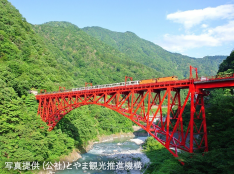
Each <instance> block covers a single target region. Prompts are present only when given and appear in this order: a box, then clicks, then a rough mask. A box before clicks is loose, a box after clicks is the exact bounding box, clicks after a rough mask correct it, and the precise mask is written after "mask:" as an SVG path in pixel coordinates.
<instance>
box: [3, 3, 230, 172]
mask: <svg viewBox="0 0 234 174" xmlns="http://www.w3.org/2000/svg"><path fill="white" fill-rule="evenodd" d="M89 30H90V31H91V29H89V28H84V29H80V28H79V27H77V26H75V25H73V24H71V23H68V22H48V23H45V24H41V25H32V24H30V23H28V22H27V20H26V19H25V18H24V17H22V15H21V14H20V12H19V11H18V10H17V9H16V8H15V7H14V6H12V5H11V4H10V3H9V2H8V1H7V0H0V173H1V174H7V173H9V172H10V173H13V174H18V173H27V174H30V173H32V171H27V170H25V171H20V170H10V171H8V169H6V168H5V166H6V165H5V162H17V161H31V162H32V161H38V162H39V163H40V164H42V163H43V162H44V161H50V162H53V161H56V160H57V161H58V160H59V158H60V157H61V156H63V155H67V154H69V153H70V152H72V150H73V149H78V150H80V151H81V150H82V149H85V147H86V145H87V144H88V142H89V141H90V140H97V136H99V135H110V134H113V133H118V132H132V131H133V129H132V122H131V121H130V120H128V119H126V118H125V117H123V116H121V115H119V114H118V113H116V112H114V111H111V110H109V109H107V108H103V107H99V106H83V107H81V108H78V109H75V110H73V111H72V112H70V113H69V114H67V115H66V116H65V117H64V118H63V119H62V120H61V121H60V122H59V124H58V125H57V126H56V127H55V128H54V129H53V130H52V131H48V126H47V125H46V124H45V123H44V122H43V121H42V120H41V118H40V116H39V115H37V107H38V103H37V101H36V100H35V96H34V95H33V94H30V93H29V91H30V90H36V91H40V89H46V90H47V91H58V89H59V87H60V86H63V87H66V89H71V88H75V87H80V86H84V84H85V82H91V83H93V84H94V85H96V84H108V83H114V82H122V81H124V77H125V76H130V77H133V80H141V79H148V78H152V77H161V76H168V75H178V76H179V77H180V78H185V77H188V75H189V65H193V66H194V67H198V70H199V74H200V75H215V74H216V73H217V72H218V73H227V72H228V73H229V72H233V69H234V63H233V62H234V53H233V52H232V54H231V55H230V56H228V57H227V59H225V58H226V57H225V56H214V57H205V58H203V59H198V60H197V59H195V58H190V57H186V56H182V55H180V54H175V53H170V52H168V51H166V50H163V49H162V48H161V47H159V46H157V45H153V44H152V43H149V42H148V41H145V40H143V39H140V38H138V37H137V36H136V35H135V34H133V33H131V32H127V33H125V34H122V35H121V37H119V39H120V41H119V43H121V44H120V45H122V46H120V45H114V44H111V43H112V42H113V38H114V37H113V36H111V34H110V33H109V32H106V34H105V32H104V30H103V29H101V34H103V35H104V34H105V35H106V36H105V38H106V39H104V40H103V39H101V38H99V37H96V36H98V34H96V36H95V35H93V34H92V33H95V32H96V31H95V32H94V31H93V32H90V31H89ZM129 37H130V38H129ZM122 43H126V45H125V44H122ZM141 44H144V46H142V45H141ZM129 46H130V47H131V48H132V49H127V48H128V47H129ZM139 47H142V50H139V51H136V50H138V49H139ZM146 48H147V49H146ZM126 50H130V51H126ZM146 55H147V56H146ZM224 59H225V60H224ZM223 60H224V61H223ZM222 61H223V63H222V64H221V65H220V66H219V64H220V63H221V62H222ZM178 65H181V66H178ZM203 70H204V71H203ZM206 104H207V106H208V107H207V109H206V115H207V125H208V128H207V129H208V131H209V133H208V136H209V137H208V138H209V150H210V151H209V152H208V153H206V154H205V155H199V154H194V156H193V158H191V156H189V155H187V154H184V156H183V157H182V158H183V160H184V161H185V162H186V163H185V164H186V165H184V166H181V164H180V163H179V162H178V160H177V159H175V158H174V157H173V156H172V155H171V154H168V153H169V152H167V151H165V150H166V149H165V148H163V147H161V146H160V144H158V143H157V142H156V141H155V140H152V139H148V140H147V143H146V145H145V152H146V154H147V155H148V156H149V157H150V158H151V162H152V164H151V165H150V167H149V168H148V170H147V171H146V172H148V173H159V172H161V173H230V172H231V171H232V170H233V165H234V161H233V158H232V157H233V156H234V154H233V147H232V146H233V140H234V138H233V136H232V134H231V133H232V132H233V125H232V121H233V119H234V117H233V97H232V90H231V89H226V90H222V89H220V90H211V96H210V97H209V100H206ZM223 108H225V110H222V109H223ZM157 156H160V157H157Z"/></svg>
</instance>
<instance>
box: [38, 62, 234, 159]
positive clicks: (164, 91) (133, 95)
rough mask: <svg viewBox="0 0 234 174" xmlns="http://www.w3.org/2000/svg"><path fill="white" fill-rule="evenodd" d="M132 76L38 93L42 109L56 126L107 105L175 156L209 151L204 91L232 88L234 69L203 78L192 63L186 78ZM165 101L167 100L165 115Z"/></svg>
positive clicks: (233, 84)
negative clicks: (187, 114)
mask: <svg viewBox="0 0 234 174" xmlns="http://www.w3.org/2000/svg"><path fill="white" fill-rule="evenodd" d="M193 69H195V71H196V77H195V78H193V76H192V70H193ZM173 77H174V76H173ZM128 78H129V77H126V78H125V82H122V83H115V84H108V85H97V86H86V87H83V88H74V89H72V90H67V91H66V90H63V91H60V90H59V91H58V92H47V93H46V91H44V93H40V94H38V95H36V99H37V100H38V101H39V106H38V114H39V115H40V116H41V118H42V120H43V121H44V122H46V123H47V125H48V126H49V129H50V130H52V129H53V128H54V127H55V126H56V124H57V123H58V122H59V121H60V120H61V119H62V118H63V117H64V116H65V115H66V114H67V113H69V112H70V111H72V110H73V109H76V108H78V107H81V106H84V105H90V104H94V105H99V106H104V107H107V108H109V109H111V110H114V111H116V112H118V113H120V114H121V115H123V116H125V117H127V118H128V119H130V120H132V121H133V122H134V123H136V124H137V125H139V126H140V127H142V128H143V129H144V130H146V131H147V132H148V133H149V134H150V135H151V136H152V137H154V138H155V139H156V140H158V141H159V142H160V143H161V144H162V145H163V146H165V147H166V148H167V149H168V150H169V151H170V152H171V153H172V154H173V155H174V156H178V151H179V150H184V151H187V152H190V153H193V152H194V151H196V150H203V151H208V142H207V129H206V116H205V106H204V96H207V95H208V94H209V93H208V92H207V91H206V89H209V88H226V87H233V86H234V74H232V75H225V76H215V77H209V78H208V77H201V78H198V76H197V69H196V68H193V67H191V66H190V78H189V79H184V80H177V78H176V80H175V79H174V80H171V81H163V82H153V83H152V82H151V83H145V84H141V83H139V82H140V81H128V82H127V79H128ZM131 80H132V79H131ZM184 89H187V90H185V91H187V95H186V97H185V99H184V100H183V101H181V95H180V93H181V91H182V90H184ZM163 102H164V105H165V103H166V104H167V106H166V107H167V114H164V115H163V109H162V108H163V107H165V106H163ZM187 103H189V104H190V118H189V119H190V121H189V123H187V125H186V124H184V122H183V119H184V110H185V106H186V104H187Z"/></svg>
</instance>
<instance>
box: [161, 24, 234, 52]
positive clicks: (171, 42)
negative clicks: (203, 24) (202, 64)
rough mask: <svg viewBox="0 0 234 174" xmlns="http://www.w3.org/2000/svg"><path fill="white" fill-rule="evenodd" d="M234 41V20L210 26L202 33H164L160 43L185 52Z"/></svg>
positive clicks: (168, 48) (164, 46)
mask: <svg viewBox="0 0 234 174" xmlns="http://www.w3.org/2000/svg"><path fill="white" fill-rule="evenodd" d="M230 42H234V20H233V21H229V23H228V24H226V25H222V26H217V27H215V28H210V29H209V30H207V31H206V32H203V33H202V34H199V35H195V34H188V35H170V34H165V35H164V42H163V43H161V44H160V45H161V46H162V47H163V48H165V49H167V50H169V51H174V52H184V51H185V50H188V49H192V48H198V47H204V46H210V47H215V46H221V45H222V44H224V43H230Z"/></svg>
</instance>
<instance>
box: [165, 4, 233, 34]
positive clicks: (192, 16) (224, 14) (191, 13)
mask: <svg viewBox="0 0 234 174" xmlns="http://www.w3.org/2000/svg"><path fill="white" fill-rule="evenodd" d="M232 18H234V4H228V5H220V6H218V7H214V8H212V7H208V8H204V9H199V10H188V11H178V12H176V13H171V14H168V15H167V19H169V20H172V21H173V22H177V23H181V24H183V25H184V27H185V28H186V29H189V28H191V27H193V26H195V25H198V24H200V23H201V22H202V21H204V20H215V19H232Z"/></svg>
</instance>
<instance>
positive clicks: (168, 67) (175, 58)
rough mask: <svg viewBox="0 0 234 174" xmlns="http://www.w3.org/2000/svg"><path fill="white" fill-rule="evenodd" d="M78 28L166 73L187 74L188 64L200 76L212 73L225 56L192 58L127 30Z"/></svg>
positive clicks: (138, 60) (184, 75)
mask: <svg viewBox="0 0 234 174" xmlns="http://www.w3.org/2000/svg"><path fill="white" fill-rule="evenodd" d="M82 30H83V31H85V32H86V33H87V34H89V35H90V36H93V37H95V38H97V39H99V40H101V41H103V42H105V43H106V44H108V45H110V46H112V47H114V48H116V49H118V50H119V51H121V52H123V53H125V54H126V55H128V56H129V57H130V58H131V60H135V61H137V62H139V63H142V64H144V65H147V66H149V67H151V68H154V69H156V70H157V71H159V72H161V73H163V74H164V75H167V76H168V75H178V76H179V77H180V78H183V77H188V76H189V66H190V65H192V66H193V67H197V68H198V72H199V74H200V75H215V74H216V72H217V70H218V66H219V64H220V63H221V62H222V60H223V59H225V58H226V56H213V57H205V58H203V59H196V58H191V57H188V56H184V55H181V54H178V53H171V52H168V51H166V50H164V49H163V48H161V47H160V46H158V45H155V44H154V43H152V42H149V41H146V40H144V39H141V38H139V37H138V36H137V35H136V34H134V33H132V32H129V31H127V32H125V33H121V32H113V31H110V30H107V29H104V28H101V27H85V28H83V29H82Z"/></svg>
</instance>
